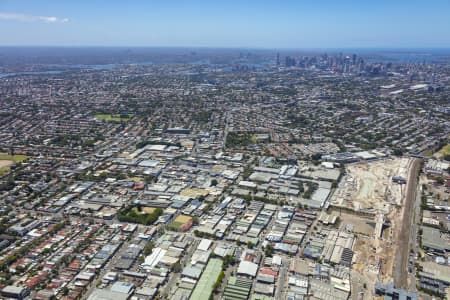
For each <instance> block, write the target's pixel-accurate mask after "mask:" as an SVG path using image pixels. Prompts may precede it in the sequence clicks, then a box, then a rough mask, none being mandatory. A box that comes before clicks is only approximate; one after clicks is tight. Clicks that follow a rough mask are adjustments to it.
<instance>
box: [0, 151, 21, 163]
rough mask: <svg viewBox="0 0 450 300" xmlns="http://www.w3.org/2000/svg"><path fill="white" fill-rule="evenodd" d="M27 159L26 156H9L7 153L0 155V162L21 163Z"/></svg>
mask: <svg viewBox="0 0 450 300" xmlns="http://www.w3.org/2000/svg"><path fill="white" fill-rule="evenodd" d="M27 158H28V157H27V156H26V155H11V154H7V153H0V160H11V161H13V162H14V163H19V162H23V161H24V160H26V159H27Z"/></svg>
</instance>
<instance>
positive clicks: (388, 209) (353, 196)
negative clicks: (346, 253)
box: [331, 158, 415, 299]
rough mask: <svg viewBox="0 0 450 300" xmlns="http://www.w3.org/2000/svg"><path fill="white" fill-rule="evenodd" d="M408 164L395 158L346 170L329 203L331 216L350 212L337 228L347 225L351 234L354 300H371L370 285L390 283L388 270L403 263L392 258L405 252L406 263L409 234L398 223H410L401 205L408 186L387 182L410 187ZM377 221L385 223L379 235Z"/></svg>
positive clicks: (401, 259) (404, 204)
mask: <svg viewBox="0 0 450 300" xmlns="http://www.w3.org/2000/svg"><path fill="white" fill-rule="evenodd" d="M412 162H413V160H411V159H407V158H395V159H386V160H380V161H374V162H364V163H358V164H352V165H349V166H347V175H346V176H345V177H344V178H343V181H342V182H341V184H340V186H339V187H338V189H337V190H336V192H335V194H334V195H333V198H332V199H331V204H332V205H333V206H335V207H336V208H335V211H334V213H337V214H338V215H339V208H338V207H344V208H346V209H351V210H353V212H348V213H342V212H341V213H340V220H341V222H342V226H344V225H345V224H353V226H354V232H355V233H356V235H357V240H356V243H355V245H354V248H353V250H354V264H353V271H352V273H353V275H354V276H353V278H354V279H353V280H352V291H353V292H352V295H354V296H355V297H356V295H357V297H360V294H359V293H360V292H361V297H362V298H363V299H374V294H373V291H374V285H375V283H376V282H379V281H381V282H388V281H392V278H393V276H394V274H393V273H396V272H395V271H394V270H393V269H396V268H397V265H400V266H401V267H403V264H404V261H405V260H404V258H403V256H401V258H398V257H399V255H398V253H399V252H401V251H405V252H406V255H405V256H406V262H407V258H408V241H409V230H405V226H410V222H403V219H404V218H405V219H407V220H409V219H410V214H409V213H408V212H409V211H410V210H411V207H410V203H409V202H407V201H406V198H407V197H406V192H407V190H408V191H409V189H410V188H408V189H407V186H408V187H409V186H410V185H407V186H405V185H399V184H396V183H393V182H392V176H402V177H404V178H406V179H407V180H408V181H409V180H411V186H412V185H414V183H413V181H414V180H412V179H411V176H410V172H409V170H410V169H411V168H412V167H413V165H414V167H415V164H412ZM411 173H412V172H411ZM408 197H409V196H408ZM405 206H406V207H405ZM363 213H364V214H366V213H367V214H369V216H365V215H364V216H363ZM377 220H378V223H379V225H381V224H383V220H384V223H385V224H389V227H387V228H385V229H384V231H383V232H382V235H381V236H379V235H378V234H380V232H381V230H380V229H381V227H378V230H375V228H377V227H376V225H375V224H376V223H377ZM402 231H406V233H403V232H402ZM405 245H406V248H405V247H404V246H405ZM398 261H401V262H400V263H399V262H398ZM394 265H395V266H396V267H395V268H394ZM405 268H406V267H405ZM400 273H401V274H403V273H402V272H400ZM401 276H403V275H401ZM402 278H403V277H402ZM402 281H403V280H402ZM363 286H365V288H364V287H363ZM355 294H356V295H355ZM352 298H353V296H352Z"/></svg>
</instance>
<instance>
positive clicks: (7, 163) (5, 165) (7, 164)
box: [0, 160, 14, 169]
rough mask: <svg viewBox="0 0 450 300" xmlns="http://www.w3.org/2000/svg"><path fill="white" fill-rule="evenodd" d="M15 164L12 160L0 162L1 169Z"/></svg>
mask: <svg viewBox="0 0 450 300" xmlns="http://www.w3.org/2000/svg"><path fill="white" fill-rule="evenodd" d="M13 164H14V162H13V161H12V160H0V169H1V168H4V167H10V166H12V165H13Z"/></svg>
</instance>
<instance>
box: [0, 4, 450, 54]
mask: <svg viewBox="0 0 450 300" xmlns="http://www.w3.org/2000/svg"><path fill="white" fill-rule="evenodd" d="M0 46H124V47H132V46H144V47H147V46H149V47H226V48H240V47H245V48H271V49H274V48H277V49H281V48H295V49H302V48H428V49H429V48H450V1H449V0H423V1H418V0H292V1H287V0H278V1H272V0H257V1H255V0H184V1H182V0H179V1H176V0H159V1H154V0H130V1H125V0H77V1H69V0H0Z"/></svg>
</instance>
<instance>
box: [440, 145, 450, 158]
mask: <svg viewBox="0 0 450 300" xmlns="http://www.w3.org/2000/svg"><path fill="white" fill-rule="evenodd" d="M439 154H441V155H442V156H444V155H450V144H447V145H446V146H444V147H443V148H442V149H441V150H439Z"/></svg>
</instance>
